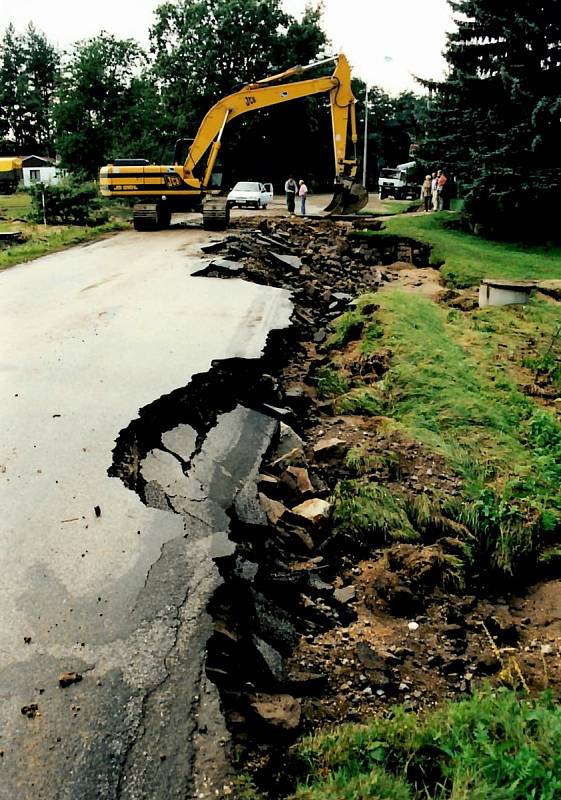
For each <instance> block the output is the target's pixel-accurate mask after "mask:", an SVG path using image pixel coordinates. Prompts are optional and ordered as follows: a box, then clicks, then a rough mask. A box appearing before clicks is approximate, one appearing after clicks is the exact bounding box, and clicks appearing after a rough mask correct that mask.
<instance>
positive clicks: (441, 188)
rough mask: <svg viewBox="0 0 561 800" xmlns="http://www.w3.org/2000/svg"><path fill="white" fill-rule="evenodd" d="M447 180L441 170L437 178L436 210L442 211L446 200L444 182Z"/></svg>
mask: <svg viewBox="0 0 561 800" xmlns="http://www.w3.org/2000/svg"><path fill="white" fill-rule="evenodd" d="M447 180H448V178H447V177H446V175H445V174H444V172H443V171H442V170H440V173H439V177H438V210H439V211H443V210H444V204H445V200H446V181H447Z"/></svg>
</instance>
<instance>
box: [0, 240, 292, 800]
mask: <svg viewBox="0 0 561 800" xmlns="http://www.w3.org/2000/svg"><path fill="white" fill-rule="evenodd" d="M207 238H208V235H207V234H204V233H202V232H201V231H197V230H186V229H179V230H169V231H162V232H158V233H149V234H148V233H135V232H126V233H121V234H119V235H117V236H114V237H112V238H109V239H106V240H104V241H101V242H97V243H95V244H91V245H89V246H83V247H78V248H74V249H72V250H67V251H65V252H62V253H59V254H55V255H51V256H48V257H45V258H41V259H38V260H36V261H33V262H30V263H28V264H25V265H21V266H18V267H15V268H12V269H9V270H6V271H4V272H3V273H1V274H0V320H1V321H0V336H1V339H0V340H1V342H2V347H1V358H0V395H1V409H2V412H1V417H0V428H1V434H0V507H1V508H2V517H1V520H0V565H1V571H0V597H1V601H2V613H1V615H0V698H1V702H0V751H2V752H1V757H0V798H2V800H28V798H29V799H31V798H33V800H59V799H60V800H62V799H63V798H64V800H78V799H79V800H94V799H95V800H105V799H106V798H107V799H108V800H109V798H138V799H140V798H142V799H143V800H144V799H145V798H160V797H161V798H166V799H167V798H171V797H181V798H189V797H191V796H197V797H210V796H215V791H216V788H217V786H218V784H215V783H213V781H214V780H215V778H214V777H213V775H214V773H216V775H217V777H216V780H217V781H219V780H220V764H221V758H222V757H221V753H222V752H223V750H224V748H223V745H224V743H225V739H226V732H225V731H224V730H222V729H221V727H220V725H221V720H220V715H219V713H218V706H217V698H216V695H215V693H214V690H213V687H212V686H210V685H208V683H207V681H206V679H205V677H204V670H202V653H203V648H204V641H205V638H206V636H207V635H208V619H207V618H206V615H205V613H204V609H205V603H206V600H207V599H208V595H209V594H210V592H212V590H213V588H214V586H215V585H216V581H217V577H216V573H215V569H214V566H213V562H212V559H211V558H210V557H209V556H210V555H212V553H213V548H214V547H215V542H214V539H213V531H212V526H209V525H206V526H205V524H204V523H203V522H202V521H201V524H200V525H198V523H197V521H196V519H195V521H194V522H191V523H189V522H188V521H187V522H186V520H188V516H185V515H182V514H174V513H170V511H169V510H160V509H159V508H157V507H154V508H152V507H147V506H145V505H144V504H143V503H142V502H141V501H140V499H139V497H138V496H137V495H136V494H135V493H134V492H132V491H130V490H127V489H126V488H125V486H124V485H123V483H122V482H121V481H120V480H119V479H117V478H110V477H108V474H107V470H108V468H109V466H110V465H111V461H112V450H113V447H114V445H115V440H116V438H117V436H118V434H119V432H120V431H121V430H122V429H124V428H126V427H127V426H128V425H129V423H130V422H131V420H134V419H135V418H136V417H137V416H138V414H139V409H141V408H143V407H144V406H146V405H148V404H151V403H153V402H154V401H155V400H157V399H158V398H160V397H162V396H164V395H166V394H168V393H170V392H172V391H173V390H175V389H177V388H179V387H183V386H185V385H186V384H187V383H188V382H189V379H190V377H191V376H192V375H193V374H195V373H197V372H205V371H206V370H207V369H208V368H209V366H210V362H211V360H212V359H216V358H226V357H229V356H244V357H256V356H258V355H259V353H260V352H261V349H262V347H263V345H264V343H265V340H266V336H267V333H268V331H269V330H271V329H273V328H278V327H284V326H285V325H286V324H287V322H288V317H289V314H290V303H289V300H288V297H287V295H286V293H283V292H281V291H279V290H276V289H272V288H268V287H261V286H253V285H251V284H248V283H244V282H242V281H238V280H230V281H220V280H213V279H201V278H191V277H190V273H191V272H192V271H194V270H195V269H196V267H197V265H198V261H199V255H198V245H199V244H200V243H201V241H204V240H206V239H207ZM237 413H238V416H236V415H234V417H235V418H234V417H232V418H231V419H230V418H229V419H227V420H225V421H224V425H225V426H226V428H227V429H228V435H226V436H222V437H220V436H219V437H218V439H219V440H220V441H218V444H217V445H216V446H215V445H212V443H211V445H212V446H213V447H215V450H216V448H217V450H216V451H215V452H214V455H213V458H214V459H215V461H214V462H213V463H215V462H216V463H218V462H219V461H220V459H221V458H222V457H223V456H224V457H226V454H227V451H228V450H229V451H231V450H232V448H235V447H236V444H237V443H239V441H241V440H244V439H245V440H247V437H248V436H250V434H251V431H255V430H256V421H255V419H252V417H251V415H248V414H245V412H244V410H243V409H240V410H239V411H238V412H237ZM228 425H229V426H230V427H228ZM259 425H260V423H258V424H257V428H259ZM266 428H267V426H266V425H264V426H262V430H261V432H260V433H259V434H258V435H257V440H256V441H255V442H254V443H253V444H254V449H255V452H256V453H258V451H259V447H260V446H263V447H264V446H265V442H266V438H267V435H268V431H267V430H266ZM220 448H222V450H221V449H220ZM157 458H158V454H152V456H151V459H152V461H151V462H150V463H146V464H145V469H146V472H147V474H148V473H149V478H150V479H151V480H153V481H155V485H157V481H158V474H159V473H158V465H157V463H155V462H157ZM250 461H251V459H250ZM241 463H243V459H242V461H240V464H241ZM168 466H169V465H168ZM243 469H244V470H245V473H244V475H245V474H249V473H250V472H251V470H252V469H254V464H252V463H249V462H248V463H247V464H244V466H243ZM207 471H208V470H207ZM211 471H212V470H211ZM203 472H204V469H203ZM241 479H243V476H242V478H241ZM162 481H164V482H165V476H164V478H162ZM209 481H210V479H209ZM186 495H187V496H188V495H189V492H188V491H187V492H186ZM188 500H189V497H188ZM193 501H194V500H193ZM155 505H157V504H155ZM96 507H98V509H99V512H100V515H99V516H98V515H96V511H95V509H96ZM66 671H77V672H79V673H80V674H81V675H82V676H83V677H82V680H81V681H80V682H79V683H75V684H72V685H70V686H68V687H67V688H60V686H59V681H58V679H59V675H60V674H61V673H63V672H66ZM34 705H36V708H34ZM26 706H27V707H30V708H28V709H27V712H26V713H22V708H25V707H26Z"/></svg>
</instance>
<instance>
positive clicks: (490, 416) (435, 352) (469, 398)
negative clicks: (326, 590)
mask: <svg viewBox="0 0 561 800" xmlns="http://www.w3.org/2000/svg"><path fill="white" fill-rule="evenodd" d="M376 301H377V303H378V307H377V309H376V307H374V306H373V303H372V296H365V297H364V298H361V299H360V301H359V303H358V306H357V309H356V310H355V311H353V312H349V313H348V314H346V315H343V316H342V317H341V318H339V320H337V321H336V322H335V333H334V335H333V337H332V339H331V340H330V342H331V345H332V351H331V352H332V357H333V360H334V361H333V363H334V364H336V363H337V357H338V356H337V353H336V352H335V347H334V343H336V344H337V345H338V346H339V347H343V346H344V343H345V342H347V340H348V338H349V337H348V331H349V330H355V331H356V330H358V329H360V331H361V332H362V338H361V340H360V341H358V342H356V344H354V343H353V345H352V351H349V350H347V359H348V358H349V356H350V354H351V353H354V357H355V358H356V359H360V358H362V357H363V356H364V354H365V353H367V354H369V353H372V352H374V351H375V349H376V347H380V346H382V347H384V348H387V349H389V351H390V352H391V353H392V357H391V365H390V368H389V370H388V371H387V372H386V374H385V375H384V376H383V378H382V379H381V380H374V382H372V383H371V384H370V385H359V386H356V385H355V386H354V387H352V386H349V383H348V381H346V380H343V379H342V378H341V376H339V377H338V381H335V380H333V381H332V384H331V387H332V390H331V392H330V397H332V398H333V401H334V402H333V407H334V410H335V411H336V413H345V414H361V415H364V416H378V415H381V414H383V415H384V416H386V417H390V418H391V419H392V420H393V423H392V424H393V425H395V426H397V427H399V428H400V429H401V430H403V431H404V432H405V434H406V435H407V436H409V437H410V438H412V439H414V440H417V441H419V442H421V443H423V444H424V445H425V446H427V447H428V449H429V450H431V451H434V452H436V453H439V454H440V455H441V456H443V457H444V458H445V460H446V461H447V462H448V464H449V468H450V471H451V472H453V473H455V474H457V475H459V476H460V477H461V478H462V479H463V494H461V495H460V496H459V497H451V498H448V499H447V500H446V502H445V503H444V504H443V505H442V504H441V506H440V507H439V508H435V509H432V510H431V512H430V515H431V516H432V518H433V523H432V525H425V526H423V525H422V524H420V521H419V519H415V518H414V516H411V515H409V517H408V520H409V521H408V525H407V526H406V528H405V529H404V530H406V531H409V529H412V530H414V531H415V532H416V533H418V534H421V535H424V534H425V533H426V534H427V535H428V536H429V537H430V533H431V530H432V531H433V532H434V530H435V529H437V528H438V527H439V526H440V527H441V528H442V529H443V532H444V533H445V534H446V535H457V536H459V537H460V538H461V539H462V540H463V541H465V542H466V544H468V545H469V547H472V548H473V549H474V555H475V556H476V558H477V560H478V562H479V564H480V565H481V568H482V569H484V570H485V569H491V570H496V571H498V572H500V573H503V574H505V575H514V574H517V573H518V572H519V571H520V570H521V569H527V568H529V567H530V566H531V564H532V563H534V562H536V560H538V559H545V560H547V558H548V557H549V556H550V555H551V554H554V553H556V552H558V550H559V545H560V540H561V427H560V425H559V423H558V421H557V419H556V417H555V415H554V414H553V413H551V412H549V411H547V410H546V409H544V408H542V407H541V406H540V405H538V404H537V403H536V402H535V401H534V400H533V399H532V398H530V397H529V396H527V395H526V394H524V393H523V392H522V391H521V390H520V388H519V386H518V383H517V369H520V368H521V367H522V363H521V362H522V360H523V359H522V358H521V357H520V355H519V354H520V350H521V348H522V347H523V346H525V345H528V344H529V343H533V346H534V348H535V350H536V352H537V353H538V356H537V358H536V361H538V362H539V363H540V364H541V363H542V362H543V360H544V358H546V356H547V360H548V364H549V362H550V361H551V359H552V358H553V359H555V358H557V356H559V355H560V354H559V352H558V350H557V349H556V348H560V349H561V345H559V344H558V342H557V339H556V338H555V337H556V334H558V331H559V322H560V319H559V312H558V310H557V307H556V306H555V305H554V304H550V303H547V302H545V301H533V302H531V303H530V304H529V305H528V306H526V307H523V308H522V307H516V308H512V307H510V308H497V309H495V308H490V309H482V310H479V311H476V312H474V313H473V314H470V315H466V314H461V313H460V312H457V311H454V310H452V311H450V310H448V309H446V308H444V307H441V306H438V305H436V304H435V303H433V302H432V301H430V300H429V299H427V298H425V297H423V296H421V295H415V294H412V293H405V292H401V291H398V290H388V291H385V292H381V293H379V294H378V295H376ZM357 326H358V327H357ZM372 330H373V331H375V336H371V335H369V331H372ZM351 338H353V339H354V338H355V335H354V334H353V336H352V337H351ZM552 353H553V354H554V355H553V356H552ZM555 363H557V362H555ZM334 374H338V373H336V372H334ZM518 377H519V376H518ZM361 380H362V379H361ZM357 463H358V462H357ZM351 468H352V467H351ZM364 473H365V469H362V470H360V469H359V470H357V475H358V476H360V475H361V474H362V475H364ZM378 497H379V487H376V488H375V489H373V490H372V492H369V490H368V489H365V488H364V487H363V486H362V485H361V487H360V492H359V495H358V497H357V498H354V497H353V498H351V497H349V496H348V493H347V495H345V496H344V498H343V499H344V500H345V503H343V504H342V505H341V498H340V497H339V498H338V500H337V502H338V504H339V505H340V506H341V507H342V509H343V511H342V514H343V516H342V517H341V518H340V520H339V522H340V525H343V524H348V525H349V529H350V530H354V531H356V532H357V533H360V534H361V535H362V533H363V531H364V530H366V529H367V528H368V527H369V526H370V527H373V530H375V531H376V530H379V529H380V526H376V525H375V523H374V522H373V518H374V517H376V516H377V515H380V518H381V519H383V518H384V513H383V511H382V510H381V508H380V502H378V499H377V498H378ZM385 500H388V498H386V497H385V498H384V501H385ZM389 502H390V501H389V500H388V503H389ZM392 502H393V503H394V504H395V498H394V500H393V501H392ZM398 502H399V501H398ZM390 507H391V510H392V513H393V512H394V511H395V508H394V507H393V506H391V503H390V505H389V506H388V508H390ZM384 524H385V523H384ZM396 524H397V523H396ZM455 525H456V526H458V527H457V529H456V530H454V526H455ZM383 527H384V526H383V525H382V528H383ZM446 528H448V530H446ZM388 530H389V528H387V529H385V530H382V535H383V537H385V538H386V540H387V539H388V538H392V536H390V535H389V534H388ZM408 535H409V534H408Z"/></svg>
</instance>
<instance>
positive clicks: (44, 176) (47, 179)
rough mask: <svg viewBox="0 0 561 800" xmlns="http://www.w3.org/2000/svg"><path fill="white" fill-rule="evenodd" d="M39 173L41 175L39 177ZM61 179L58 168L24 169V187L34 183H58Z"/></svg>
mask: <svg viewBox="0 0 561 800" xmlns="http://www.w3.org/2000/svg"><path fill="white" fill-rule="evenodd" d="M37 173H39V175H38V176H37ZM60 178H61V175H60V174H59V171H58V169H57V167H24V168H23V185H24V186H31V184H32V183H58V182H59V180H60Z"/></svg>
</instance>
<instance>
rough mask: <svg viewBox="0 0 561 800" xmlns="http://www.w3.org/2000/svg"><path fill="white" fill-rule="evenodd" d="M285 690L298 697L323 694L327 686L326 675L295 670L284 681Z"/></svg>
mask: <svg viewBox="0 0 561 800" xmlns="http://www.w3.org/2000/svg"><path fill="white" fill-rule="evenodd" d="M285 686H286V688H287V690H288V691H289V692H290V693H291V694H294V695H297V696H299V697H302V696H310V695H318V694H323V693H324V692H325V690H326V689H327V686H328V680H327V675H323V674H322V673H320V672H307V671H305V670H295V671H293V672H289V674H288V675H287V677H286V680H285Z"/></svg>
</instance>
